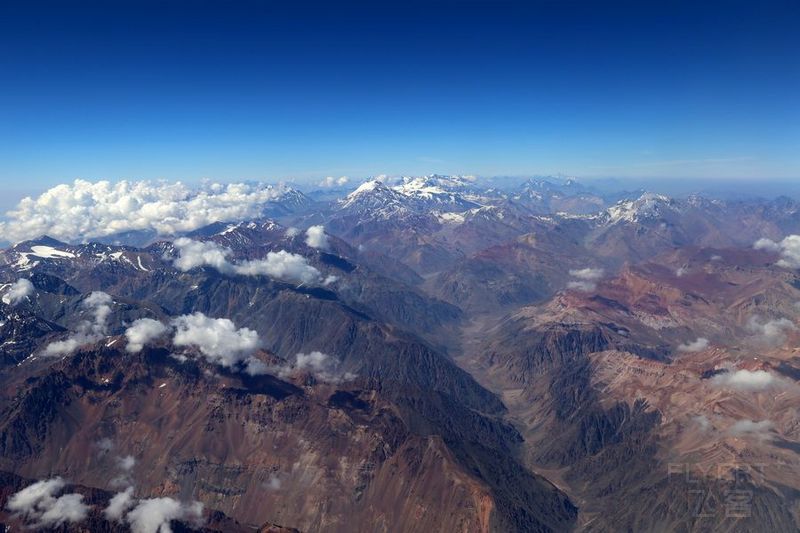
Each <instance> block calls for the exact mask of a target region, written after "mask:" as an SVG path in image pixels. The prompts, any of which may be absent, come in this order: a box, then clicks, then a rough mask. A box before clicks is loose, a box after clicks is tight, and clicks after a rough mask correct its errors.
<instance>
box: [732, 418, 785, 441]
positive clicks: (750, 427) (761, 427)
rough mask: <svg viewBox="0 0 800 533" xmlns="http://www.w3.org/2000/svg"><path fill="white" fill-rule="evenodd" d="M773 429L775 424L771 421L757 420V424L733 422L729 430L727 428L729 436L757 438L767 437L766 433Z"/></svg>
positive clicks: (743, 421) (753, 422)
mask: <svg viewBox="0 0 800 533" xmlns="http://www.w3.org/2000/svg"><path fill="white" fill-rule="evenodd" d="M773 427H775V424H774V423H773V422H772V421H771V420H759V421H758V422H756V421H753V420H739V421H737V422H735V423H734V424H733V425H732V426H731V427H730V428H728V432H729V433H730V434H731V435H736V436H739V435H755V436H757V437H759V438H764V437H768V436H769V434H768V432H769V431H770V430H771V429H772V428H773Z"/></svg>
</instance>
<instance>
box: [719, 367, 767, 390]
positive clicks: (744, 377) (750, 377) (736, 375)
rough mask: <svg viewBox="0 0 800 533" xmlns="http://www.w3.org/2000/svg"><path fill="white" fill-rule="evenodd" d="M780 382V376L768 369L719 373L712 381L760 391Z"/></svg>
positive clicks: (724, 385)
mask: <svg viewBox="0 0 800 533" xmlns="http://www.w3.org/2000/svg"><path fill="white" fill-rule="evenodd" d="M778 382H779V380H778V378H776V377H775V375H774V374H772V373H770V372H767V371H766V370H754V371H751V370H746V369H741V370H736V371H731V372H724V373H722V374H717V375H716V376H714V377H713V378H711V383H712V384H714V385H717V386H720V387H728V388H731V389H738V390H742V391H760V390H764V389H766V388H768V387H770V386H772V385H775V384H777V383H778Z"/></svg>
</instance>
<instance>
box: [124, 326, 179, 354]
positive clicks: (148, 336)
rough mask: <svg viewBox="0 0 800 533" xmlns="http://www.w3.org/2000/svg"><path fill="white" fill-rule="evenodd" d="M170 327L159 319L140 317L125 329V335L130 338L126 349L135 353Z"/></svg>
mask: <svg viewBox="0 0 800 533" xmlns="http://www.w3.org/2000/svg"><path fill="white" fill-rule="evenodd" d="M168 329H169V328H168V327H167V326H166V325H164V324H162V323H161V322H159V321H158V320H153V319H152V318H140V319H138V320H136V321H135V322H134V323H133V324H131V326H130V327H129V328H128V329H126V330H125V337H126V338H127V339H128V345H127V346H126V347H125V349H126V350H127V351H129V352H133V353H136V352H140V351H142V348H144V345H145V344H147V343H148V342H150V341H151V340H153V339H157V338H158V337H160V336H162V335H163V334H164V333H166V332H167V330H168Z"/></svg>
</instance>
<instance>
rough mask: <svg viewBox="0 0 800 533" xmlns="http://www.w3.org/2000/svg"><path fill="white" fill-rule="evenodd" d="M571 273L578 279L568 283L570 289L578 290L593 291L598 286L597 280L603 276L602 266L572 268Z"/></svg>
mask: <svg viewBox="0 0 800 533" xmlns="http://www.w3.org/2000/svg"><path fill="white" fill-rule="evenodd" d="M569 275H570V276H572V277H573V278H577V279H578V281H570V282H568V283H567V288H568V289H573V290H576V291H583V292H591V291H593V290H595V289H596V288H597V283H596V282H597V280H599V279H600V278H602V277H603V269H602V268H591V267H588V268H581V269H572V270H570V271H569Z"/></svg>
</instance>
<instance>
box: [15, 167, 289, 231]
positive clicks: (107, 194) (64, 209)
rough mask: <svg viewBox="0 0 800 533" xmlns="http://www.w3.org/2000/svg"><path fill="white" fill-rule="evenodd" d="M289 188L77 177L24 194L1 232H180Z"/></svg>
mask: <svg viewBox="0 0 800 533" xmlns="http://www.w3.org/2000/svg"><path fill="white" fill-rule="evenodd" d="M285 191H286V187H284V186H282V185H279V186H271V185H264V184H246V183H231V184H227V185H221V184H217V183H214V184H208V185H205V186H203V187H201V188H190V187H187V186H186V185H184V184H182V183H180V182H177V183H165V182H155V183H154V182H149V181H119V182H116V183H110V182H108V181H98V182H94V183H92V182H89V181H85V180H75V181H74V182H73V183H71V184H62V185H58V186H56V187H53V188H52V189H49V190H48V191H46V192H44V193H43V194H42V195H40V196H39V197H38V198H30V197H28V198H25V199H23V200H22V201H21V202H20V203H19V204H18V206H17V207H16V209H14V210H12V211H10V212H9V213H8V222H4V223H1V224H0V233H2V234H3V236H4V237H5V238H7V239H9V240H11V241H13V242H19V241H22V240H25V239H32V238H35V237H39V236H40V235H44V234H47V235H50V236H52V237H55V238H57V239H60V240H65V241H74V240H86V239H90V238H93V237H103V236H107V235H113V234H115V233H119V232H122V231H132V230H152V231H155V232H156V233H158V234H159V235H175V234H178V233H181V232H186V231H191V230H195V229H197V228H200V227H203V226H206V225H208V224H211V223H213V222H224V221H231V220H242V219H246V218H254V217H258V216H261V214H262V212H263V209H264V207H265V205H266V204H267V203H268V202H269V201H271V200H275V199H277V198H280V197H281V196H282V195H283V194H284V192H285Z"/></svg>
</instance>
